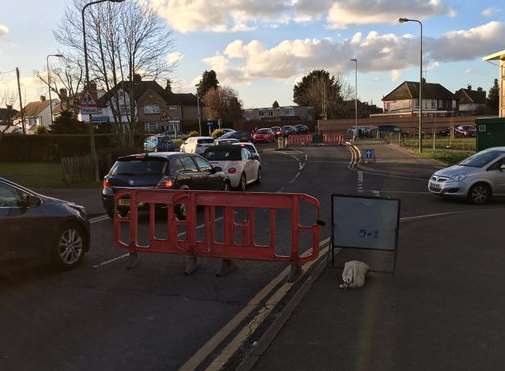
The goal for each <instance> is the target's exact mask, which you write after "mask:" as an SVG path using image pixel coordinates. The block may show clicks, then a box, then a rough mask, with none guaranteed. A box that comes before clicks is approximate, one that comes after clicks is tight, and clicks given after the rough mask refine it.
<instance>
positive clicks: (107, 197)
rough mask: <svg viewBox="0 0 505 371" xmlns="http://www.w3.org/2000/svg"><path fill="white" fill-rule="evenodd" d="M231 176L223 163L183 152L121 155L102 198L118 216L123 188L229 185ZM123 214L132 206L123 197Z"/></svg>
mask: <svg viewBox="0 0 505 371" xmlns="http://www.w3.org/2000/svg"><path fill="white" fill-rule="evenodd" d="M229 185H230V183H229V180H228V178H227V177H226V175H225V174H224V173H223V172H222V170H221V169H220V168H219V167H214V166H212V165H211V164H210V163H209V162H208V161H207V160H206V159H205V158H203V157H202V156H199V155H196V154H185V153H181V152H167V153H163V152H157V153H148V154H137V155H131V156H126V157H121V158H119V159H118V160H117V161H116V163H115V164H114V165H113V166H112V168H111V169H110V171H109V173H108V174H107V175H106V176H105V178H104V180H103V189H102V202H103V207H104V209H105V212H106V213H107V215H109V216H110V217H111V218H112V217H113V216H114V195H115V193H116V191H117V190H118V189H121V188H161V189H194V190H217V191H226V190H228V189H229ZM120 202H121V204H120V205H118V211H119V213H120V214H125V213H127V212H128V210H129V206H130V205H129V200H128V199H122V200H120Z"/></svg>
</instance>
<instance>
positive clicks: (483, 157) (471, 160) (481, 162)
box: [459, 151, 504, 167]
mask: <svg viewBox="0 0 505 371" xmlns="http://www.w3.org/2000/svg"><path fill="white" fill-rule="evenodd" d="M503 154H504V152H502V151H484V152H480V153H476V154H475V155H473V156H470V157H468V158H467V159H465V160H463V161H461V162H460V163H459V165H460V166H470V167H484V166H486V165H487V164H489V163H490V162H492V161H494V160H496V159H497V158H498V157H500V156H502V155H503Z"/></svg>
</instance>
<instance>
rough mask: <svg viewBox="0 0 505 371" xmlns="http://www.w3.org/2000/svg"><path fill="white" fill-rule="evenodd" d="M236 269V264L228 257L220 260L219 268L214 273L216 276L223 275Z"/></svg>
mask: <svg viewBox="0 0 505 371" xmlns="http://www.w3.org/2000/svg"><path fill="white" fill-rule="evenodd" d="M236 270H237V265H236V264H235V263H234V262H233V261H232V260H230V259H223V260H221V268H219V271H218V272H217V273H216V277H224V276H226V275H228V274H230V273H231V272H234V271H236Z"/></svg>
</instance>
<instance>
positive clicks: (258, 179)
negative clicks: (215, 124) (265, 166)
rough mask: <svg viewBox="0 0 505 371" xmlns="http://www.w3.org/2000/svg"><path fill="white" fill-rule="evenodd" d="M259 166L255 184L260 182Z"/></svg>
mask: <svg viewBox="0 0 505 371" xmlns="http://www.w3.org/2000/svg"><path fill="white" fill-rule="evenodd" d="M261 180H262V179H261V168H260V167H259V168H258V176H257V178H256V184H260V183H261Z"/></svg>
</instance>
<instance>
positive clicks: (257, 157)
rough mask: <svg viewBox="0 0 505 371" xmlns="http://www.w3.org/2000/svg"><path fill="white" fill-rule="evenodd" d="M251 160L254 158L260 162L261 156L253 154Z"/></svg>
mask: <svg viewBox="0 0 505 371" xmlns="http://www.w3.org/2000/svg"><path fill="white" fill-rule="evenodd" d="M251 158H252V159H253V160H259V159H260V156H258V155H257V154H254V153H253V154H252V155H251Z"/></svg>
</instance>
